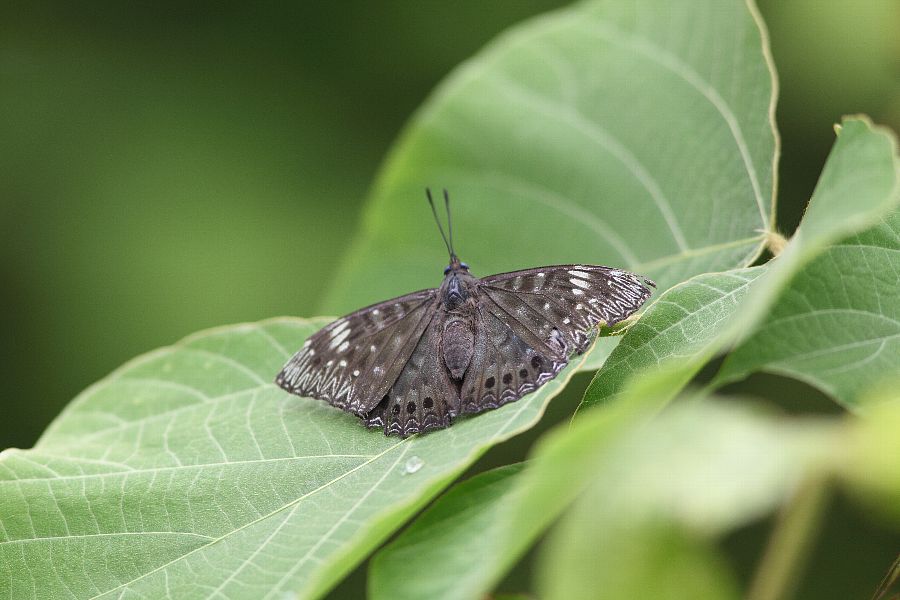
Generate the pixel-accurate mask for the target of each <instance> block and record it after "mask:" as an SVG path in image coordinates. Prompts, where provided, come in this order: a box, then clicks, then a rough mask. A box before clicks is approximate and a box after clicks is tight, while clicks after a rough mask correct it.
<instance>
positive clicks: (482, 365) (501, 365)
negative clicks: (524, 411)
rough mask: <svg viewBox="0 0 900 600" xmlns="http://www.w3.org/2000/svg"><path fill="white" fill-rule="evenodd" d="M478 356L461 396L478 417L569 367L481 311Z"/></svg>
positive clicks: (464, 405)
mask: <svg viewBox="0 0 900 600" xmlns="http://www.w3.org/2000/svg"><path fill="white" fill-rule="evenodd" d="M476 319H477V321H476V323H477V325H476V329H475V331H476V334H475V353H474V355H473V358H472V364H471V365H470V366H469V369H468V371H466V375H465V378H464V379H463V384H462V392H461V398H462V399H461V408H462V412H464V413H478V412H481V411H484V410H489V409H492V408H497V407H499V406H502V405H504V404H507V403H508V402H513V401H515V400H518V399H519V398H521V397H522V396H524V395H525V394H528V393H530V392H533V391H534V390H536V389H537V388H539V387H541V386H542V385H544V384H545V383H547V382H548V381H550V380H551V379H553V378H554V377H556V375H557V374H558V373H559V372H560V371H561V370H562V369H563V367H565V366H566V364H567V363H568V358H567V357H566V356H564V355H561V354H559V353H553V352H546V351H544V350H543V349H538V348H534V347H533V346H531V345H529V344H528V343H527V342H526V341H525V340H524V339H523V338H522V337H521V336H520V335H519V333H520V331H516V330H515V329H513V328H512V327H510V326H509V325H508V324H507V322H506V321H505V320H504V319H501V318H499V317H498V316H497V315H496V314H494V313H493V312H491V311H489V310H483V309H480V310H479V311H478V315H477V316H476Z"/></svg>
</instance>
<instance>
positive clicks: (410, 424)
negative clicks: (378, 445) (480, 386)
mask: <svg viewBox="0 0 900 600" xmlns="http://www.w3.org/2000/svg"><path fill="white" fill-rule="evenodd" d="M443 319H444V313H443V312H442V311H435V313H434V316H433V318H432V320H431V323H430V324H429V325H428V327H427V328H426V330H425V333H424V335H422V336H421V338H420V339H419V340H418V344H417V345H416V348H415V350H414V351H413V353H412V355H411V356H410V357H409V360H408V361H406V364H405V365H404V366H403V370H402V371H401V372H400V376H399V377H398V378H397V380H396V381H395V382H394V385H393V386H391V390H390V392H389V393H388V394H387V395H386V396H385V397H384V398H383V399H382V400H381V402H380V403H379V404H378V405H377V406H376V407H375V408H374V409H373V410H372V411H371V412H370V413H369V414H368V416H367V417H366V425H367V426H369V427H383V428H384V434H385V435H399V436H401V437H407V436H409V435H412V434H413V433H419V432H425V431H431V430H433V429H443V428H444V427H449V426H450V421H451V419H452V418H453V417H454V416H456V414H457V413H458V412H459V392H458V389H457V387H456V385H455V384H454V383H453V381H452V380H451V379H450V374H449V371H448V370H447V368H446V366H445V365H444V362H443V356H442V354H441V337H442V332H443Z"/></svg>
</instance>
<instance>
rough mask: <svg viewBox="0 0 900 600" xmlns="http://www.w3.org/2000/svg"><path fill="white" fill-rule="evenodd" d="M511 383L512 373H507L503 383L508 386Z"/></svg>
mask: <svg viewBox="0 0 900 600" xmlns="http://www.w3.org/2000/svg"><path fill="white" fill-rule="evenodd" d="M511 382H512V373H507V374H506V375H504V376H503V383H505V384H506V385H509V384H510V383H511Z"/></svg>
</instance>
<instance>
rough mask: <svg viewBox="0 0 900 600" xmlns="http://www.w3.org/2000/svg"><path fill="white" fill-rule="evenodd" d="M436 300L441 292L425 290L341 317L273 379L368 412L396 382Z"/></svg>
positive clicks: (355, 410) (297, 390)
mask: <svg viewBox="0 0 900 600" xmlns="http://www.w3.org/2000/svg"><path fill="white" fill-rule="evenodd" d="M437 302H438V301H437V290H434V289H430V290H422V291H419V292H414V293H412V294H408V295H406V296H401V297H399V298H394V299H393V300H388V301H386V302H381V303H379V304H373V305H372V306H369V307H366V308H363V309H360V310H358V311H356V312H354V313H351V314H349V315H347V316H345V317H342V318H340V319H338V320H336V321H334V322H333V323H331V324H329V325H328V326H326V327H325V328H323V329H321V330H320V331H318V332H316V333H315V334H314V335H313V336H311V337H310V338H309V339H308V340H307V341H306V343H305V344H304V345H303V347H302V348H301V349H300V350H299V351H297V353H296V354H294V356H293V357H292V358H291V359H290V360H289V361H288V362H287V364H286V365H285V366H284V368H283V369H282V370H281V372H280V373H279V374H278V376H277V377H276V378H275V383H277V384H278V385H279V386H281V387H282V388H284V389H285V390H287V391H288V392H291V393H292V394H297V395H298V396H309V397H312V398H318V399H320V400H325V401H326V402H328V403H329V404H331V405H333V406H336V407H338V408H340V409H342V410H346V411H349V412H352V413H354V414H356V415H359V416H365V415H366V413H368V412H369V411H370V410H372V409H373V408H374V407H375V406H376V405H377V404H378V403H379V402H380V401H381V399H382V398H383V397H384V396H385V394H387V392H388V390H389V389H390V388H391V386H392V385H393V384H394V382H395V381H396V380H397V377H398V376H399V375H400V372H401V370H402V369H403V366H404V365H405V364H406V363H407V361H408V360H409V358H410V356H411V355H412V354H413V351H414V350H415V348H416V347H417V345H418V344H419V341H420V338H422V334H423V333H424V332H425V329H426V327H427V326H428V324H429V323H430V322H431V320H432V317H433V315H434V313H435V308H436V305H437Z"/></svg>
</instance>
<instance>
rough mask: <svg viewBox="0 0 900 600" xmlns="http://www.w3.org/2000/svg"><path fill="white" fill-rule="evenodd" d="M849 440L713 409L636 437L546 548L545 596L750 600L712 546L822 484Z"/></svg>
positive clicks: (680, 412)
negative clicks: (742, 598) (804, 487)
mask: <svg viewBox="0 0 900 600" xmlns="http://www.w3.org/2000/svg"><path fill="white" fill-rule="evenodd" d="M842 433H843V431H842V430H841V429H840V428H838V427H836V424H835V423H829V422H819V421H812V420H811V421H809V422H797V423H785V422H783V421H781V420H779V419H777V418H774V417H773V416H771V415H769V416H766V415H763V414H760V413H756V412H753V411H751V410H748V409H747V408H746V407H741V406H739V405H736V404H726V403H712V402H708V401H707V402H698V403H680V404H679V405H676V406H673V407H671V408H670V409H669V410H667V411H666V412H664V413H663V414H661V415H659V416H658V417H657V418H656V419H654V420H652V421H650V422H643V423H640V424H638V425H636V426H634V427H632V428H631V429H630V430H629V431H628V432H627V434H626V435H623V436H620V437H619V438H618V439H617V440H616V441H615V442H614V444H613V445H612V446H611V447H610V446H608V445H607V446H606V452H605V453H604V456H603V458H602V460H600V461H598V463H597V465H596V469H595V471H594V476H593V477H592V478H591V483H590V486H589V488H588V490H587V492H586V493H585V494H583V495H582V496H581V497H580V498H579V499H578V501H577V502H576V503H575V504H574V505H573V506H572V508H571V510H570V511H569V512H567V513H566V515H565V517H564V518H563V520H562V521H561V522H560V524H559V525H558V526H557V527H556V528H555V529H554V531H553V532H552V533H551V535H550V536H549V538H548V540H547V543H546V545H545V546H544V547H543V548H542V552H541V562H540V568H539V572H538V573H539V580H538V581H539V584H540V585H539V588H540V591H541V597H542V598H547V599H548V600H552V599H555V598H565V599H567V600H571V599H578V598H594V597H596V590H607V592H606V593H605V595H604V597H608V598H611V599H615V598H636V597H651V598H673V599H674V598H685V597H688V598H717V599H718V598H737V597H739V594H738V590H737V585H736V581H735V578H734V575H733V574H732V573H731V572H730V571H729V569H728V566H727V564H726V561H725V560H724V557H723V556H722V555H720V554H719V553H718V552H717V550H716V548H715V546H714V544H713V543H712V542H713V540H714V539H715V538H716V537H717V536H720V535H722V534H724V533H725V532H727V531H730V530H732V529H734V528H735V527H738V526H741V525H743V524H745V523H749V522H751V521H755V520H757V519H759V518H761V517H762V516H764V515H766V514H768V513H770V512H771V511H772V510H774V509H775V508H776V507H778V506H780V505H782V504H783V503H785V502H786V501H787V500H789V499H791V498H792V497H793V495H794V494H795V491H796V490H797V489H798V486H799V485H801V484H803V483H804V482H806V481H810V480H813V481H816V482H820V481H821V479H820V477H821V476H822V475H823V473H824V472H827V470H828V469H831V468H833V466H834V464H835V463H836V462H838V457H839V454H838V448H840V445H839V442H840V441H841V439H842V438H841V437H840V436H841V434H842ZM816 485H820V484H816Z"/></svg>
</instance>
